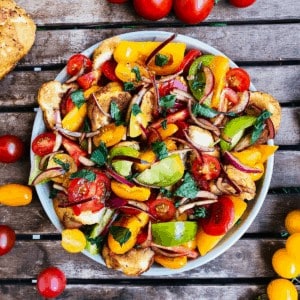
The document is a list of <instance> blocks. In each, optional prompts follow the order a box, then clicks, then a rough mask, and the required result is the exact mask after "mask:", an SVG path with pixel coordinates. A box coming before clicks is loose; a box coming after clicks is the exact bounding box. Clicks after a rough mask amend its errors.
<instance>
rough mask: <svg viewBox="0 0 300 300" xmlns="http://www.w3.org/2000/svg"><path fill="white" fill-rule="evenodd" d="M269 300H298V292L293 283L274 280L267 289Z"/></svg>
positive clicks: (284, 280) (280, 279)
mask: <svg viewBox="0 0 300 300" xmlns="http://www.w3.org/2000/svg"><path fill="white" fill-rule="evenodd" d="M267 295H268V298H269V300H297V299H298V292H297V289H296V287H295V286H294V285H293V283H292V282H291V281H289V280H287V279H283V278H278V279H274V280H272V281H271V282H270V283H269V284H268V287H267Z"/></svg>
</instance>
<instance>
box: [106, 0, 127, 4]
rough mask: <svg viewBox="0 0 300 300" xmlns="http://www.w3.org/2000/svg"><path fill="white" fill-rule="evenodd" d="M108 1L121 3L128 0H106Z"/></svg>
mask: <svg viewBox="0 0 300 300" xmlns="http://www.w3.org/2000/svg"><path fill="white" fill-rule="evenodd" d="M107 1H108V2H110V3H116V4H122V3H126V2H127V1H128V0H107Z"/></svg>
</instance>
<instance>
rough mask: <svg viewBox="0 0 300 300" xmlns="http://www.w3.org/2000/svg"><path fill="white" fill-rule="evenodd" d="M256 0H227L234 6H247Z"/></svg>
mask: <svg viewBox="0 0 300 300" xmlns="http://www.w3.org/2000/svg"><path fill="white" fill-rule="evenodd" d="M255 1H256V0H229V3H230V4H232V5H234V6H236V7H247V6H250V5H252V4H253V3H254V2H255Z"/></svg>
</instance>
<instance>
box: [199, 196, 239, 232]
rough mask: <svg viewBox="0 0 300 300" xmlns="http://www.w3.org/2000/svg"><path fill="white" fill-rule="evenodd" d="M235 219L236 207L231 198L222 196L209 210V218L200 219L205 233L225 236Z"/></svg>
mask: <svg viewBox="0 0 300 300" xmlns="http://www.w3.org/2000/svg"><path fill="white" fill-rule="evenodd" d="M233 219H234V205H233V202H232V200H231V199H230V198H229V197H226V196H221V197H219V199H218V202H215V203H213V204H211V205H210V206H209V208H208V217H206V218H202V219H200V221H199V222H200V224H201V226H202V228H203V230H204V232H205V233H207V234H210V235H222V234H225V233H226V232H227V231H228V230H229V228H230V226H231V225H232V222H233Z"/></svg>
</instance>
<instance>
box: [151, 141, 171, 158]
mask: <svg viewBox="0 0 300 300" xmlns="http://www.w3.org/2000/svg"><path fill="white" fill-rule="evenodd" d="M152 150H153V152H154V153H155V155H156V157H157V158H158V159H159V160H160V159H163V158H166V157H167V156H168V149H167V146H166V144H165V143H164V142H154V143H152Z"/></svg>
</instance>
